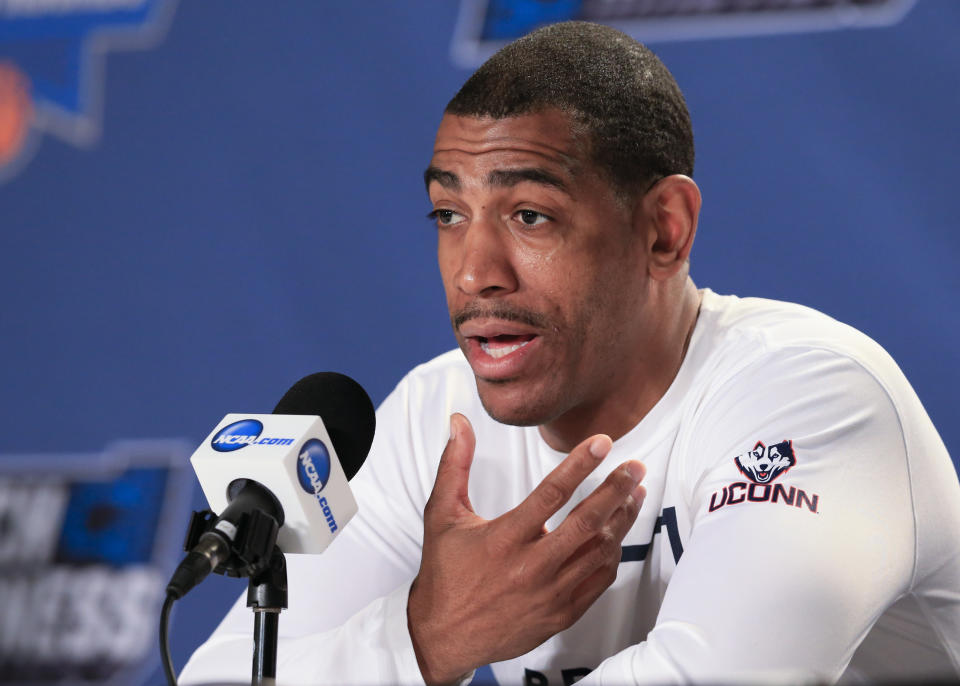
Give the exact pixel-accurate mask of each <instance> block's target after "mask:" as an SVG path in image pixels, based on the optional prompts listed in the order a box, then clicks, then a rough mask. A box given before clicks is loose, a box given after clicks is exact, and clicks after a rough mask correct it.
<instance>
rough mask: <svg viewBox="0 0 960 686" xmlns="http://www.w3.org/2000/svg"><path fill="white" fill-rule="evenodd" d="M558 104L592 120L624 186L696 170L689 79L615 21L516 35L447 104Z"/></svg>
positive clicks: (493, 110) (469, 109)
mask: <svg viewBox="0 0 960 686" xmlns="http://www.w3.org/2000/svg"><path fill="white" fill-rule="evenodd" d="M548 108H558V109H560V110H562V111H564V112H566V113H568V114H569V115H570V116H571V118H572V119H573V121H574V122H575V123H577V124H580V125H582V126H585V128H586V130H587V132H588V137H589V144H590V148H591V149H590V153H591V156H592V158H593V160H594V162H595V163H596V164H597V165H598V166H599V167H600V169H601V170H602V171H604V172H606V174H607V175H608V176H609V179H610V181H611V182H612V183H613V185H614V187H615V188H616V189H617V190H618V191H619V192H620V193H623V194H627V195H628V196H633V195H634V194H635V193H636V192H637V191H638V190H640V191H646V190H647V188H649V186H650V184H652V183H653V182H655V181H656V180H658V179H660V178H662V177H664V176H668V175H670V174H686V175H688V176H692V175H693V129H692V127H691V124H690V114H689V113H688V112H687V105H686V102H685V101H684V99H683V93H681V92H680V87H679V86H677V82H676V81H675V80H674V78H673V76H672V75H671V74H670V72H669V71H668V70H667V68H666V67H665V66H664V65H663V63H662V62H661V61H660V60H659V59H658V58H657V56H656V55H654V54H653V53H652V52H651V51H650V50H649V49H648V48H646V47H645V46H644V45H641V44H640V43H638V42H637V41H635V40H634V39H633V38H630V37H629V36H627V35H626V34H624V33H621V32H620V31H617V30H616V29H612V28H610V27H609V26H602V25H600V24H590V23H587V22H564V23H560V24H551V25H549V26H546V27H543V28H541V29H538V30H536V31H534V32H533V33H530V34H528V35H526V36H524V37H523V38H520V39H518V40H516V41H514V42H513V43H511V44H509V45H507V46H506V47H504V48H503V49H501V50H500V51H499V52H497V53H496V54H495V55H494V56H493V57H491V58H490V59H489V60H487V61H486V62H485V63H484V64H483V66H481V67H480V68H479V69H478V70H477V71H476V72H475V73H474V74H473V76H471V77H470V78H469V79H468V80H467V82H466V83H465V84H464V85H463V87H462V88H461V89H460V91H459V92H458V93H457V94H456V95H455V96H454V97H453V99H452V100H451V101H450V102H449V104H448V105H447V108H446V112H447V113H449V114H453V115H458V116H475V117H482V116H490V117H494V118H496V119H502V118H505V117H512V116H518V115H522V114H532V113H535V112H537V111H540V110H543V109H548Z"/></svg>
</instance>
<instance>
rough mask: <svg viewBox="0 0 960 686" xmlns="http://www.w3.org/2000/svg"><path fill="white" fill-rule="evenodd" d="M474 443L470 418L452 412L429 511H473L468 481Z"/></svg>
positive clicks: (452, 512) (458, 512) (456, 512)
mask: <svg viewBox="0 0 960 686" xmlns="http://www.w3.org/2000/svg"><path fill="white" fill-rule="evenodd" d="M475 446H476V438H475V437H474V435H473V427H472V426H471V425H470V421H469V420H468V419H467V418H466V417H464V416H463V415H462V414H459V413H455V414H453V415H451V416H450V439H449V440H448V441H447V446H446V447H445V448H444V449H443V454H442V455H441V456H440V465H439V466H438V467H437V479H436V481H435V482H434V484H433V492H432V493H431V494H430V501H429V502H428V503H427V505H428V506H429V507H431V509H432V510H440V511H441V512H444V513H447V514H451V515H456V514H463V513H464V511H466V512H470V513H472V512H473V506H472V505H471V504H470V496H469V495H468V494H467V484H468V482H469V480H470V465H471V464H472V463H473V451H474V448H475Z"/></svg>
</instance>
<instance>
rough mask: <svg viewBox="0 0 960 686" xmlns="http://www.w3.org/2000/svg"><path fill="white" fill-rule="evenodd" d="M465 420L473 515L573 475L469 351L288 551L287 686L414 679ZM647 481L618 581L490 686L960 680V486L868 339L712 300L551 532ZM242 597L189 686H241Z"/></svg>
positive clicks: (452, 359)
mask: <svg viewBox="0 0 960 686" xmlns="http://www.w3.org/2000/svg"><path fill="white" fill-rule="evenodd" d="M453 412H461V413H463V414H464V415H466V416H467V417H468V418H469V419H470V421H471V422H472V423H473V426H474V430H475V432H476V437H477V443H476V445H477V447H476V454H475V459H474V462H473V466H472V469H471V474H470V488H469V494H470V500H471V502H472V503H473V505H474V508H475V510H476V511H477V513H478V514H479V515H480V516H483V517H487V518H493V517H496V516H498V515H500V514H502V513H504V512H506V511H507V510H509V509H511V508H513V507H514V506H516V505H517V504H518V503H519V502H520V501H521V500H523V499H524V498H525V497H526V496H527V495H528V494H529V493H530V492H531V491H532V490H533V489H534V487H535V486H536V485H537V484H539V483H540V482H541V481H542V480H543V478H544V477H545V476H546V475H547V474H548V473H549V472H550V471H551V470H552V469H553V468H554V467H555V466H556V465H557V464H558V463H559V462H560V461H561V460H562V459H563V458H564V457H565V455H564V454H561V453H559V452H557V451H554V450H552V449H551V448H550V447H549V446H547V445H546V443H544V441H543V440H542V438H541V437H540V435H539V433H538V431H537V429H536V427H513V426H506V425H503V424H499V423H497V422H495V421H494V420H493V419H491V418H490V417H489V416H488V415H487V414H486V412H485V411H484V410H483V408H482V406H481V404H480V400H479V397H478V395H477V392H476V385H475V382H474V379H473V374H472V372H471V370H470V368H469V366H468V365H467V363H466V361H465V360H464V358H463V356H462V354H461V353H460V352H459V351H457V350H455V351H451V352H450V353H447V354H445V355H442V356H440V357H438V358H436V359H434V360H432V361H431V362H428V363H426V364H424V365H421V366H419V367H417V368H416V369H414V370H413V371H412V372H410V374H408V375H407V376H406V377H405V378H404V379H403V381H401V383H400V384H399V385H398V386H397V388H396V389H395V390H394V392H393V393H392V394H391V395H390V396H389V397H388V398H387V399H386V400H385V401H384V403H383V405H382V406H381V407H380V409H379V410H378V415H377V434H376V438H375V439H374V444H373V448H372V449H371V453H370V456H369V458H368V459H367V462H366V464H365V465H364V467H363V469H362V470H361V472H360V474H358V476H357V477H356V478H355V479H354V482H353V484H354V490H355V493H356V495H357V498H358V501H359V504H360V513H359V514H358V515H357V517H356V518H355V519H354V521H352V522H351V523H350V524H349V526H348V527H347V528H346V529H345V530H344V531H343V532H342V534H341V535H340V537H339V539H338V540H337V541H335V542H334V544H333V545H332V546H331V547H330V548H329V549H328V550H327V551H326V552H325V553H324V554H323V555H321V556H296V555H289V556H288V566H289V570H288V574H289V588H290V602H289V605H290V609H289V610H287V611H285V612H284V613H283V614H282V615H281V619H280V634H281V640H280V645H279V660H278V679H277V681H278V684H280V685H281V686H288V685H289V686H297V685H301V684H302V685H306V684H338V685H343V684H422V683H423V682H422V678H421V675H420V671H419V669H418V667H417V661H416V657H415V655H414V652H413V647H412V644H411V641H410V637H409V633H408V629H407V617H406V602H407V594H408V591H409V585H410V582H411V581H412V579H413V577H414V575H415V574H416V571H417V569H418V567H419V564H420V552H421V542H422V535H423V507H424V504H425V503H426V500H427V498H428V496H429V494H430V491H431V489H432V487H433V481H434V476H435V474H436V469H437V464H438V461H439V458H440V454H441V453H442V451H443V447H444V444H445V443H446V440H447V437H448V427H449V416H450V414H452V413H453ZM628 459H639V460H642V461H643V462H644V463H645V464H646V466H647V476H646V478H645V479H644V484H645V485H646V488H647V496H646V500H645V501H644V503H643V507H642V509H641V511H640V514H639V516H638V517H637V520H636V522H635V524H634V526H633V527H632V529H631V530H630V532H629V533H628V534H627V536H626V538H625V539H624V541H623V554H622V562H621V564H620V568H619V573H618V576H617V580H616V581H615V582H614V584H613V585H612V586H611V587H610V588H608V589H607V590H606V591H605V592H604V593H603V595H602V596H601V597H600V598H599V599H598V600H597V601H596V603H594V605H593V606H592V607H591V608H590V609H589V610H588V611H587V612H586V614H585V615H584V616H583V617H582V618H581V619H580V620H579V621H578V622H577V623H576V624H574V625H573V626H572V627H570V628H569V629H567V630H566V631H563V632H561V633H559V634H557V635H556V636H554V637H552V638H550V639H549V640H547V641H546V642H544V643H543V644H542V645H540V646H539V647H537V648H536V649H534V650H532V651H530V652H529V653H527V654H525V655H522V656H520V657H518V658H516V659H512V660H508V661H505V662H501V663H496V664H494V665H492V668H493V671H494V675H495V676H496V678H497V680H498V682H499V683H500V684H503V685H506V684H521V683H524V681H525V679H526V683H529V684H538V685H543V684H546V685H553V686H559V685H561V684H568V683H573V681H574V680H576V679H577V678H580V677H583V675H585V674H587V673H588V672H589V676H586V677H585V678H584V679H583V681H582V682H580V683H583V684H604V685H614V686H620V685H622V684H664V683H686V682H708V683H718V682H731V683H745V682H750V681H755V682H759V683H771V682H777V681H782V682H789V683H797V682H804V681H821V682H822V681H828V682H833V681H836V680H838V679H839V680H842V681H844V682H851V683H853V682H857V681H858V680H861V679H875V678H884V679H888V680H889V679H905V678H917V677H920V676H925V677H930V676H940V677H944V676H946V677H951V678H956V677H957V675H958V674H960V483H958V480H957V474H956V471H955V470H954V467H953V465H952V463H951V461H950V458H949V456H948V454H947V451H946V449H945V447H944V445H943V443H942V441H941V440H940V438H939V436H938V434H937V432H936V430H935V429H934V427H933V425H932V424H931V422H930V420H929V418H928V417H927V414H926V412H925V411H924V410H923V407H922V406H921V404H920V401H919V400H918V399H917V397H916V395H915V393H914V392H913V390H912V389H911V388H910V385H909V384H908V382H907V381H906V379H905V378H904V377H903V374H902V373H901V372H900V370H899V369H898V368H897V366H896V364H895V363H894V362H893V360H892V359H891V358H890V357H889V356H888V355H887V354H886V353H885V352H884V351H883V350H882V349H881V348H880V347H879V346H878V345H877V344H876V343H874V342H873V341H871V340H870V339H868V338H867V337H866V336H864V335H863V334H861V333H859V332H857V331H856V330H854V329H852V328H850V327H848V326H846V325H843V324H840V323H838V322H836V321H834V320H832V319H830V318H829V317H826V316H825V315H823V314H820V313H818V312H815V311H813V310H810V309H808V308H804V307H800V306H797V305H790V304H785V303H779V302H774V301H769V300H760V299H752V298H746V299H740V298H737V297H733V296H719V295H716V294H714V293H712V292H711V291H709V290H706V291H704V292H703V301H702V305H701V310H700V314H699V317H698V320H697V324H696V327H695V329H694V333H693V336H692V338H691V342H690V346H689V349H688V351H687V355H686V357H685V359H684V361H683V364H682V366H681V368H680V371H679V372H678V374H677V377H676V378H675V380H674V381H673V383H672V385H671V386H670V388H669V389H668V391H667V392H666V394H665V395H664V396H663V397H662V398H661V399H660V401H659V402H658V403H657V405H656V406H655V407H654V408H653V409H652V410H651V411H650V412H649V413H648V414H647V416H646V417H644V418H643V420H642V421H641V422H640V423H639V424H638V425H637V426H636V427H634V428H633V429H632V430H631V431H630V432H629V433H628V434H627V435H625V436H623V437H622V438H620V439H619V440H617V441H616V442H615V443H614V446H613V449H612V451H611V452H610V454H609V455H608V456H607V458H606V459H605V460H604V462H603V464H602V465H601V466H600V467H599V468H598V469H597V470H596V471H595V472H594V473H593V474H592V475H591V476H590V477H588V478H587V479H586V481H584V483H583V484H582V485H581V486H580V487H579V488H578V489H577V492H576V493H575V495H574V497H573V498H572V499H571V502H570V503H569V504H568V505H567V506H566V507H565V508H563V509H562V510H561V511H560V512H559V513H557V515H555V516H554V517H553V518H552V519H551V521H550V522H548V527H550V528H552V527H554V526H556V525H557V524H558V523H559V522H560V521H562V520H563V518H564V517H565V516H566V514H567V513H568V512H569V511H570V509H572V507H573V506H574V505H575V504H576V503H577V502H579V501H580V500H582V498H583V497H585V496H586V495H587V494H589V493H590V492H591V491H592V490H593V489H594V488H595V487H596V486H597V485H599V484H600V482H601V481H602V480H603V479H604V477H606V476H607V474H608V473H609V472H610V471H611V470H612V469H614V468H615V467H616V466H617V465H619V464H620V463H622V462H623V461H625V460H628ZM251 626H252V619H251V612H250V610H249V609H248V608H246V606H245V602H244V598H241V599H240V600H239V601H238V603H237V605H236V606H235V607H234V608H233V610H231V611H230V613H229V614H228V615H227V617H226V618H225V619H224V621H223V623H222V624H221V625H220V627H219V628H218V629H217V630H216V631H215V632H214V634H213V636H212V637H211V638H210V640H209V641H207V642H206V643H205V644H204V645H203V646H202V647H201V648H200V649H199V650H197V652H196V653H195V654H194V656H193V658H191V660H190V662H189V664H188V665H187V667H186V668H185V669H184V673H183V675H182V676H181V682H180V683H181V684H183V685H184V686H187V685H191V684H220V683H249V678H250V677H249V674H250V656H251V651H252V638H251Z"/></svg>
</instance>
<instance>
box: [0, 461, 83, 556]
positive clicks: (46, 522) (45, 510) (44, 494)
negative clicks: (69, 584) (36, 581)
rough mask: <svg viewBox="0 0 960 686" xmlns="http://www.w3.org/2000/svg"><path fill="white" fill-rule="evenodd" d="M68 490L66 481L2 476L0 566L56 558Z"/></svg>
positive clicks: (0, 481)
mask: <svg viewBox="0 0 960 686" xmlns="http://www.w3.org/2000/svg"><path fill="white" fill-rule="evenodd" d="M68 494H69V493H68V489H67V487H66V486H65V485H63V484H58V483H39V482H37V483H30V482H29V481H26V482H25V481H23V480H20V481H7V480H4V479H0V568H4V567H5V568H9V567H14V566H18V565H28V564H31V565H32V564H38V563H44V562H48V561H50V560H51V559H53V554H54V551H55V550H56V546H57V540H58V538H59V537H60V525H61V523H62V521H63V512H64V510H65V508H66V507H67V497H68Z"/></svg>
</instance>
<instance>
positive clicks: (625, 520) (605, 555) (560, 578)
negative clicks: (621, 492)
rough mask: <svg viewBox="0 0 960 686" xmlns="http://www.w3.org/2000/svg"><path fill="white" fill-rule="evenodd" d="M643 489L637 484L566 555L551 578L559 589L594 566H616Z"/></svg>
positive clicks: (573, 583) (572, 583) (591, 571)
mask: <svg viewBox="0 0 960 686" xmlns="http://www.w3.org/2000/svg"><path fill="white" fill-rule="evenodd" d="M644 497H646V489H645V488H644V487H643V486H640V485H638V486H637V487H636V488H635V489H634V491H633V493H631V494H630V497H628V498H627V500H626V502H624V503H623V505H621V506H620V507H618V508H617V509H616V510H614V512H613V514H612V515H610V519H608V520H607V523H606V525H605V526H604V527H603V528H602V529H601V530H600V531H599V532H598V533H597V534H596V535H595V536H593V537H592V538H590V539H589V540H587V541H586V542H585V543H583V544H582V545H581V546H580V547H579V548H577V549H576V551H574V553H573V554H572V555H570V557H568V558H567V559H566V560H565V561H564V562H563V564H562V565H561V567H560V569H558V570H557V572H556V573H555V578H556V580H557V583H558V585H559V586H560V587H561V588H574V587H576V586H577V585H579V584H580V583H581V582H583V580H584V579H586V578H588V577H589V576H591V575H592V574H594V573H595V572H596V571H597V570H598V569H601V568H608V570H609V568H610V567H617V566H618V565H619V564H620V558H621V556H622V553H623V548H622V547H621V546H622V544H623V539H624V537H625V536H626V535H627V533H628V532H629V531H630V529H631V527H632V526H633V523H634V522H635V521H636V520H637V515H638V514H639V512H640V507H641V506H642V505H643V499H644Z"/></svg>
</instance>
